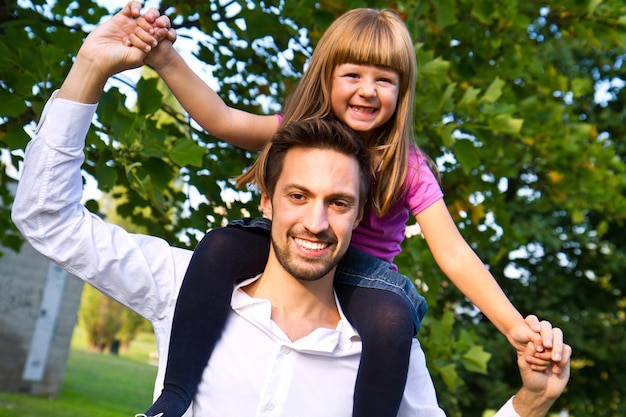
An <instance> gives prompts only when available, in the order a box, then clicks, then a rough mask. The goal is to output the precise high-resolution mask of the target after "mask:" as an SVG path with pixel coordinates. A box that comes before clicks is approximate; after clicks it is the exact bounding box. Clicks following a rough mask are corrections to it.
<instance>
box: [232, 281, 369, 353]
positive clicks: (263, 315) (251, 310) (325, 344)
mask: <svg viewBox="0 0 626 417" xmlns="http://www.w3.org/2000/svg"><path fill="white" fill-rule="evenodd" d="M260 276H261V274H259V275H257V276H256V277H254V278H250V279H247V280H244V281H242V282H240V283H239V284H237V285H236V286H235V289H234V291H233V295H232V297H231V303H230V305H231V308H232V309H233V311H234V312H235V313H236V314H238V315H240V316H241V317H243V318H244V319H246V320H248V321H249V322H251V323H253V324H254V325H255V326H257V327H259V328H260V329H261V330H263V331H264V332H266V333H268V334H270V335H271V336H272V337H277V332H280V330H278V329H277V326H276V324H274V322H272V320H271V314H272V306H271V304H270V302H269V300H266V299H262V298H253V297H250V296H249V295H248V294H247V293H246V292H245V291H244V290H243V287H245V286H247V285H249V284H251V283H253V282H254V281H256V280H257V279H259V278H260ZM334 296H335V302H336V304H337V307H338V310H339V316H340V320H339V323H337V327H336V328H335V329H325V328H320V329H317V330H315V331H313V332H312V333H310V334H309V335H307V336H305V337H303V338H302V339H298V340H296V341H295V342H291V341H290V340H289V339H287V338H286V337H284V340H281V342H282V343H284V344H286V345H290V346H291V347H292V348H293V349H296V350H299V351H301V352H311V353H316V354H328V355H332V356H344V355H347V354H353V353H355V352H354V349H355V348H358V350H359V353H360V344H361V343H360V342H361V338H360V337H359V335H358V333H357V332H356V330H355V329H354V327H352V325H351V324H350V322H349V321H348V319H347V318H346V316H345V315H344V313H343V310H342V309H341V304H340V303H339V300H338V299H337V293H336V292H335V294H334ZM281 333H282V332H281Z"/></svg>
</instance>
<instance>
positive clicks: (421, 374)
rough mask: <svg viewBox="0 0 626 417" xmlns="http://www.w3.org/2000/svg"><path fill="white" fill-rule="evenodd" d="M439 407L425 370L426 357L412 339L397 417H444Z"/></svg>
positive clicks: (431, 381) (416, 342)
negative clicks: (407, 369)
mask: <svg viewBox="0 0 626 417" xmlns="http://www.w3.org/2000/svg"><path fill="white" fill-rule="evenodd" d="M445 415H446V414H445V413H444V411H443V410H442V409H441V408H440V407H439V404H438V402H437V394H436V393H435V386H434V385H433V380H432V378H431V377H430V373H429V372H428V368H426V357H425V356H424V351H423V350H422V347H421V345H420V343H419V341H418V340H417V339H415V338H414V339H413V345H412V347H411V359H410V362H409V372H408V375H407V381H406V386H405V388H404V396H403V397H402V402H401V403H400V410H399V412H398V417H416V416H429V417H445Z"/></svg>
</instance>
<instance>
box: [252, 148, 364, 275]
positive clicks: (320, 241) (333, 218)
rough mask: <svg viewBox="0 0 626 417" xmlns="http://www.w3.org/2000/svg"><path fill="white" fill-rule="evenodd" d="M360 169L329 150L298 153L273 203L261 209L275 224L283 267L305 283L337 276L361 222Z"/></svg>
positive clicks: (292, 153)
mask: <svg viewBox="0 0 626 417" xmlns="http://www.w3.org/2000/svg"><path fill="white" fill-rule="evenodd" d="M359 175H360V171H359V164H358V162H357V160H356V159H355V158H354V157H352V156H349V155H345V154H342V153H339V152H337V151H333V150H328V149H311V148H293V149H290V150H289V151H288V152H287V154H286V155H285V160H284V163H283V169H282V172H281V174H280V177H279V178H278V181H277V183H276V188H275V190H274V196H273V197H272V199H271V201H270V197H269V196H268V195H267V194H263V196H262V198H261V207H262V208H263V212H264V213H265V215H266V216H267V217H269V218H270V219H271V220H272V249H273V251H274V254H275V256H276V258H277V260H278V262H279V263H280V265H281V266H282V267H283V269H285V270H286V271H287V272H288V273H290V274H291V275H292V276H293V277H295V278H296V279H298V280H301V281H313V280H317V279H320V278H322V277H324V276H326V275H327V274H329V273H331V272H334V268H335V266H336V265H337V263H338V262H339V260H340V259H341V257H342V256H343V255H344V254H345V252H346V250H347V249H348V246H349V245H350V239H351V237H352V230H353V229H354V228H355V227H356V226H357V224H358V222H359V220H360V218H361V210H359Z"/></svg>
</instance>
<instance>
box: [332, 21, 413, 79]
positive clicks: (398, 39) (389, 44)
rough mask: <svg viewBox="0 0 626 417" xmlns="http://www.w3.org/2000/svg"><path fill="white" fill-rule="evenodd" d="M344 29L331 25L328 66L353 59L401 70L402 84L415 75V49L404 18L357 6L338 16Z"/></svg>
mask: <svg viewBox="0 0 626 417" xmlns="http://www.w3.org/2000/svg"><path fill="white" fill-rule="evenodd" d="M335 23H340V25H339V26H341V30H335V31H333V30H332V28H329V32H328V34H330V35H331V36H330V37H331V38H333V39H328V41H329V42H328V45H329V46H330V45H332V47H330V48H328V50H327V52H329V53H330V56H329V57H328V61H327V66H326V68H327V69H331V68H334V67H336V66H337V65H341V64H345V63H352V64H365V65H378V66H382V67H387V68H391V69H393V70H395V71H397V72H398V73H399V74H400V82H401V86H400V87H401V88H402V89H404V88H406V87H407V86H409V85H411V84H412V83H411V82H410V80H411V79H414V78H415V67H416V64H415V51H414V48H413V43H412V41H411V39H410V37H409V35H408V32H407V30H406V27H405V25H404V22H402V20H401V19H400V17H399V16H398V15H396V14H395V13H393V12H391V11H389V10H373V9H355V10H352V11H350V12H348V13H346V15H344V16H342V17H341V18H339V19H338V20H337V21H336V22H335Z"/></svg>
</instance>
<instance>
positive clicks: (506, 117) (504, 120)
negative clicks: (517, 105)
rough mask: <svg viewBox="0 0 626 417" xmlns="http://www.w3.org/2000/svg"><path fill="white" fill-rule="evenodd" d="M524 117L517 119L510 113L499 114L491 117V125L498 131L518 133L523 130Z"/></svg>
mask: <svg viewBox="0 0 626 417" xmlns="http://www.w3.org/2000/svg"><path fill="white" fill-rule="evenodd" d="M522 124H524V119H515V118H513V117H512V116H511V115H510V114H498V115H497V116H495V117H493V118H492V119H489V127H490V128H492V129H493V130H494V131H496V132H498V133H505V134H511V135H517V134H518V133H519V132H520V131H521V130H522Z"/></svg>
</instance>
